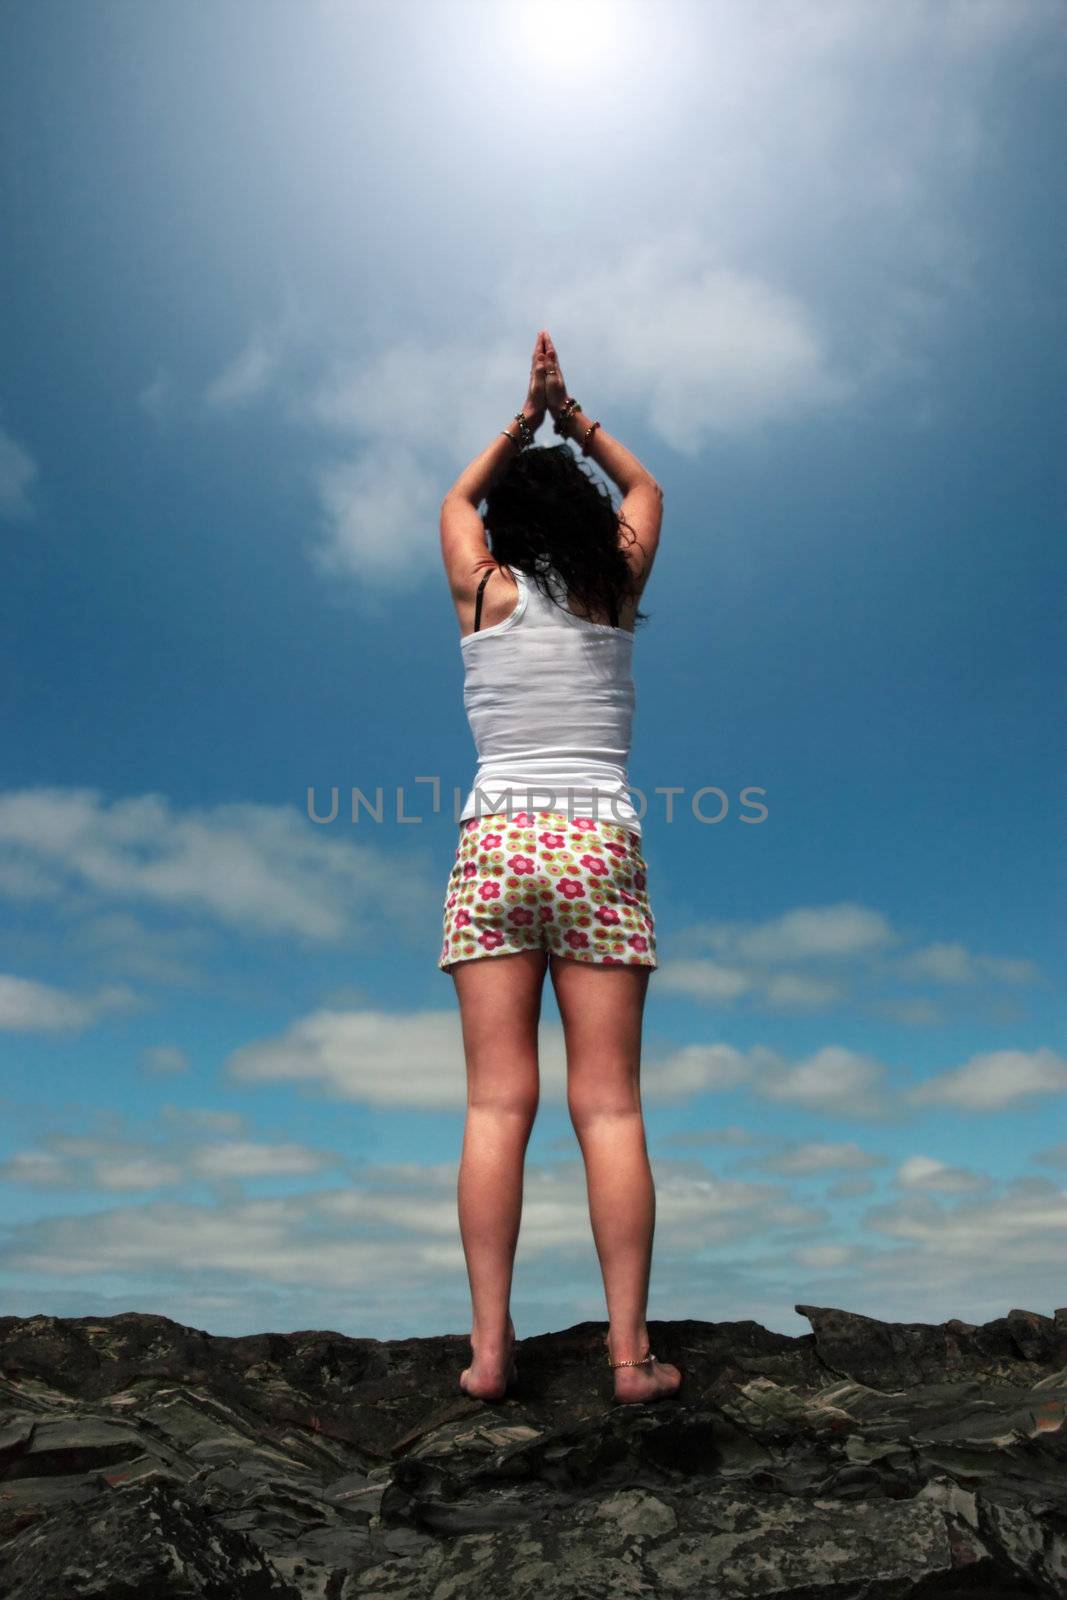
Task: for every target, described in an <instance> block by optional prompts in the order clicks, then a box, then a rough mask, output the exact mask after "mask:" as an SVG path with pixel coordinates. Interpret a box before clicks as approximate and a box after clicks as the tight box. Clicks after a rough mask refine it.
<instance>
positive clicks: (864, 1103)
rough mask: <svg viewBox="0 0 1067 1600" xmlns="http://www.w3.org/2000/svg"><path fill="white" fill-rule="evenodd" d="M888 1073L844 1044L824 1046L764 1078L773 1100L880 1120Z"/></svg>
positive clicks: (765, 1090)
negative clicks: (803, 1058) (878, 1118)
mask: <svg viewBox="0 0 1067 1600" xmlns="http://www.w3.org/2000/svg"><path fill="white" fill-rule="evenodd" d="M885 1078H886V1070H885V1068H884V1067H883V1066H882V1065H881V1064H880V1063H879V1062H877V1061H875V1060H874V1059H873V1058H872V1057H871V1056H868V1055H863V1054H861V1053H860V1052H859V1051H856V1050H847V1049H845V1048H844V1047H843V1046H841V1045H824V1046H823V1048H822V1049H821V1050H816V1051H815V1053H814V1054H813V1055H811V1056H808V1057H807V1058H806V1059H805V1060H803V1061H800V1062H798V1063H797V1064H796V1065H795V1066H786V1067H782V1068H780V1069H778V1070H777V1071H776V1072H775V1073H774V1074H773V1075H770V1076H767V1077H765V1078H764V1081H763V1082H762V1084H761V1086H760V1092H761V1093H762V1094H764V1095H766V1097H767V1098H768V1099H769V1100H777V1101H782V1102H786V1103H789V1104H792V1105H798V1106H803V1107H804V1108H805V1109H806V1110H808V1111H821V1112H825V1113H826V1114H828V1115H835V1116H854V1117H876V1116H880V1115H882V1114H883V1113H884V1112H885V1111H886V1109H887V1106H888V1088H887V1085H886V1084H885Z"/></svg>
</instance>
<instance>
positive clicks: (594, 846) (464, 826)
mask: <svg viewBox="0 0 1067 1600" xmlns="http://www.w3.org/2000/svg"><path fill="white" fill-rule="evenodd" d="M538 948H540V949H544V950H548V951H550V952H552V953H554V954H556V955H561V956H569V957H570V958H572V959H573V960H576V961H586V962H592V963H596V964H598V965H600V966H639V967H653V968H655V967H658V966H659V961H658V958H657V956H656V931H655V920H654V918H653V915H652V908H651V905H650V904H649V898H648V863H647V862H646V861H645V858H644V856H643V855H642V854H641V836H640V834H637V833H633V832H632V831H631V830H630V829H629V828H624V827H622V826H621V825H620V824H618V823H614V822H605V821H603V820H598V819H597V818H595V817H574V818H568V817H567V814H566V812H561V811H517V812H516V813H515V815H514V816H513V817H512V818H511V819H510V820H509V818H508V817H507V815H506V813H501V812H495V813H493V814H491V815H486V816H483V817H471V818H469V819H468V820H467V821H465V822H462V823H461V824H460V831H459V843H458V845H457V847H456V854H455V860H454V863H453V866H452V870H451V872H450V874H449V879H448V887H447V890H446V896H445V910H444V939H443V943H442V946H441V954H440V956H439V957H438V961H437V965H438V968H439V970H440V971H442V972H446V973H447V972H448V971H449V970H450V968H451V966H452V964H453V963H455V962H457V961H470V960H473V959H477V958H478V957H481V956H488V955H507V954H509V953H511V952H512V951H516V950H530V949H538Z"/></svg>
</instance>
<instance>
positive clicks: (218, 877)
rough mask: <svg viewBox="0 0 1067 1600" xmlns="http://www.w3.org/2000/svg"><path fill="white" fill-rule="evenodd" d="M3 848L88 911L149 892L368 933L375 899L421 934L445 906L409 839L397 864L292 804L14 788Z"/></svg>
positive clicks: (168, 904) (233, 923) (287, 927)
mask: <svg viewBox="0 0 1067 1600" xmlns="http://www.w3.org/2000/svg"><path fill="white" fill-rule="evenodd" d="M341 816H342V817H343V816H344V811H343V809H342V812H341ZM338 825H340V824H338ZM338 825H335V827H336V826H338ZM366 826H368V827H369V826H371V825H370V824H367V825H366ZM0 858H6V859H9V860H15V861H16V862H17V863H21V862H23V861H28V862H29V863H30V864H31V866H33V867H35V868H36V867H40V869H41V871H42V872H43V873H46V874H48V875H49V876H50V878H51V879H52V882H53V884H54V888H55V894H56V896H57V898H60V897H64V896H68V895H69V896H70V897H71V898H72V899H73V898H75V897H77V906H78V908H79V909H80V910H82V911H83V912H85V911H87V910H91V911H95V910H96V909H97V908H98V906H99V904H100V903H110V902H119V901H123V900H130V901H140V902H142V903H145V904H148V905H151V906H153V907H155V908H156V909H157V910H166V911H171V912H185V913H188V914H190V915H193V916H198V917H202V918H208V919H213V920H214V921H216V922H218V923H221V924H223V925H225V926H230V927H237V928H240V929H241V931H242V932H244V933H247V934H252V935H263V934H266V935H276V936H277V935H285V936H288V937H291V938H292V937H297V936H299V937H301V938H304V939H306V940H308V941H313V942H322V941H328V940H337V939H341V938H343V937H348V936H359V934H360V930H361V927H362V919H361V915H360V911H361V907H363V906H364V905H368V904H370V905H373V906H374V908H375V917H376V918H379V917H380V916H382V915H383V914H384V915H388V916H389V917H391V918H393V919H394V921H395V926H396V927H398V928H401V927H405V928H407V929H409V930H411V931H413V932H417V931H419V930H421V929H422V928H424V927H425V925H426V918H427V917H428V916H431V915H439V914H440V884H439V882H438V881H437V877H436V876H435V875H434V873H433V871H432V870H431V868H430V866H429V865H428V864H427V863H426V861H425V860H423V859H421V858H418V857H416V856H413V855H412V853H411V850H410V848H409V851H408V853H407V854H406V856H405V859H404V860H403V861H402V862H399V863H398V862H397V860H396V858H395V856H390V855H389V854H387V853H386V852H385V851H384V850H379V849H377V848H375V845H374V844H373V843H372V842H368V843H363V842H359V843H356V842H353V841H351V840H350V839H348V838H341V837H337V836H336V833H331V834H328V833H327V832H326V831H325V829H323V828H321V827H319V826H317V825H316V824H314V823H312V822H311V821H309V820H308V819H307V817H305V816H301V815H300V814H299V813H298V812H297V810H296V809H295V808H294V807H289V806H265V805H254V804H243V803H235V804H231V805H217V806H205V807H190V808H188V809H186V810H181V809H179V808H178V807H175V806H172V805H170V804H169V802H168V801H167V800H166V799H165V798H164V797H163V796H162V795H158V794H147V795H140V796H133V797H130V798H128V799H120V800H116V801H113V802H111V803H108V802H107V801H106V800H105V799H104V798H103V796H101V794H100V793H99V792H98V791H97V790H95V789H86V788H80V789H75V788H71V789H60V788H40V789H24V790H18V791H9V792H8V793H7V794H3V795H0ZM386 891H388V892H386ZM383 908H384V910H383Z"/></svg>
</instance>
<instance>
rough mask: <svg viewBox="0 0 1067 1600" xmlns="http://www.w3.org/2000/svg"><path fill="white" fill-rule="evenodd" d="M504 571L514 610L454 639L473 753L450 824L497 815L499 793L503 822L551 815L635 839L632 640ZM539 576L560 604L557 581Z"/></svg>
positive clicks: (520, 576) (637, 820)
mask: <svg viewBox="0 0 1067 1600" xmlns="http://www.w3.org/2000/svg"><path fill="white" fill-rule="evenodd" d="M509 570H510V571H512V572H513V573H514V576H515V580H516V582H517V583H518V586H519V598H518V601H517V603H516V605H515V609H514V611H512V612H511V614H510V615H509V616H507V617H505V618H504V620H503V622H498V623H496V624H495V625H494V626H493V627H491V628H480V629H479V630H478V631H477V632H476V633H468V634H466V635H464V636H463V637H462V638H461V639H460V641H459V643H460V649H461V651H462V652H463V663H464V674H465V676H464V684H463V704H464V707H465V708H466V712H467V720H468V721H469V723H470V728H471V733H472V734H473V736H474V743H475V747H476V749H477V752H478V768H477V771H476V773H475V778H474V786H473V787H472V789H471V791H470V794H469V795H468V796H467V800H466V803H465V804H464V807H463V810H462V811H461V813H460V821H464V820H466V819H467V818H468V817H473V816H482V817H484V816H488V815H489V814H490V812H494V811H507V810H508V808H509V807H508V792H509V791H510V793H511V804H510V809H511V813H512V815H514V814H515V813H516V812H518V811H525V810H532V811H539V810H554V811H563V812H564V813H566V814H567V815H569V816H571V817H593V816H595V817H599V819H600V821H601V822H611V823H615V824H617V825H618V826H620V827H625V828H629V829H631V830H632V831H633V832H634V833H636V834H638V835H640V833H641V821H640V818H639V817H638V815H637V812H636V810H635V809H634V807H633V805H632V803H631V801H630V796H629V793H628V783H627V771H626V769H627V763H628V762H629V759H630V740H631V734H632V730H633V717H634V707H635V703H636V697H635V691H634V680H633V670H632V659H633V645H634V636H633V634H632V633H630V632H629V631H628V630H627V629H626V628H613V627H611V626H610V625H609V624H608V623H601V622H590V621H589V620H588V618H585V617H579V616H576V615H575V614H574V612H572V611H564V610H561V609H560V607H559V606H558V605H556V604H555V602H554V601H552V600H550V599H549V598H548V596H547V595H544V594H542V593H541V590H540V589H539V588H538V586H537V583H536V582H535V580H534V579H533V578H530V577H527V575H526V573H525V572H523V571H522V570H521V568H519V567H513V568H510V569H509ZM549 581H550V584H551V587H552V588H553V590H554V591H555V593H556V594H557V595H558V596H560V598H561V599H563V600H564V603H565V596H566V589H565V588H564V587H563V585H562V583H561V581H560V580H559V577H558V574H554V573H553V574H552V575H551V576H550V579H549ZM479 791H480V793H479ZM527 791H530V792H529V793H528V792H527ZM553 792H554V795H555V798H553Z"/></svg>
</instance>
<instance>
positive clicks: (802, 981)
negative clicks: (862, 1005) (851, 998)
mask: <svg viewBox="0 0 1067 1600" xmlns="http://www.w3.org/2000/svg"><path fill="white" fill-rule="evenodd" d="M763 997H764V999H765V1001H766V1003H767V1005H768V1006H770V1007H772V1008H773V1009H775V1010H779V1011H824V1010H826V1009H827V1007H829V1006H832V1005H835V1004H836V1003H837V1002H838V1001H840V1000H843V999H844V998H845V990H844V988H843V987H842V985H841V984H839V983H835V982H833V981H832V980H831V979H830V978H816V977H813V976H812V974H811V973H810V972H776V973H773V974H772V975H771V976H770V977H769V978H768V979H767V981H766V983H765V985H764V987H763Z"/></svg>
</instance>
